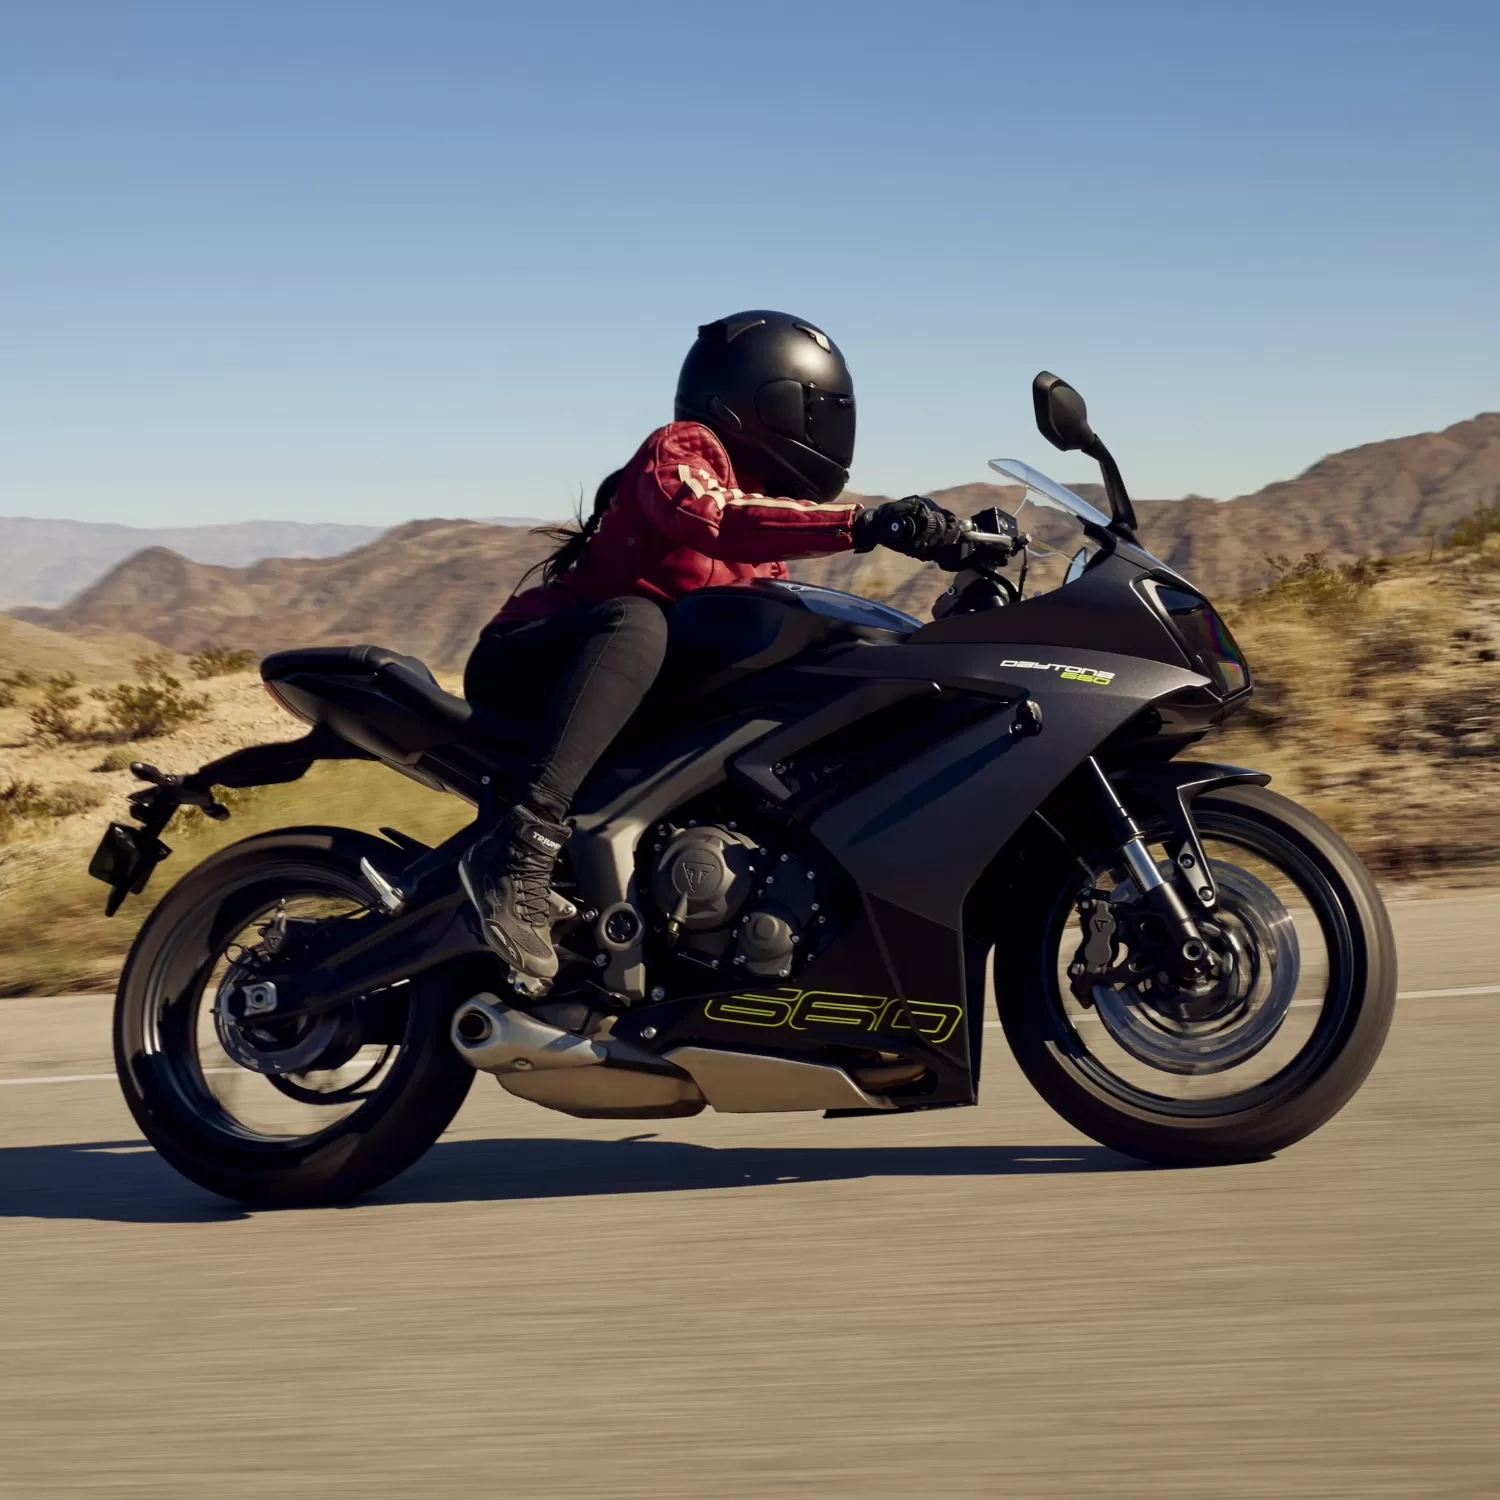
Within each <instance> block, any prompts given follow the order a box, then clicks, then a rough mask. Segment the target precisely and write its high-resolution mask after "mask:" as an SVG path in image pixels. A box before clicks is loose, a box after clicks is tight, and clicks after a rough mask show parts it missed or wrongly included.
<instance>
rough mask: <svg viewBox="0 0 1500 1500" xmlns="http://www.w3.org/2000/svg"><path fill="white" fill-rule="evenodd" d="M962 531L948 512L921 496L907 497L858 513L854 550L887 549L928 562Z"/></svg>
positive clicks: (855, 525) (956, 538) (855, 522)
mask: <svg viewBox="0 0 1500 1500" xmlns="http://www.w3.org/2000/svg"><path fill="white" fill-rule="evenodd" d="M962 529H963V528H962V523H961V522H960V521H959V519H958V517H957V516H955V515H954V514H953V513H952V511H947V510H944V509H943V508H942V506H940V505H936V504H934V503H933V502H932V501H931V500H928V499H926V498H925V497H924V496H922V495H908V496H907V497H906V498H905V499H904V500H887V501H886V502H885V503H884V504H883V505H876V506H872V507H870V508H869V509H868V510H862V511H861V512H860V513H859V514H858V515H857V516H856V517H855V518H854V527H853V532H854V550H855V551H856V552H869V551H871V550H872V549H873V548H875V547H889V548H890V549H891V550H892V551H893V552H900V553H902V554H903V555H904V556H906V557H914V558H916V559H917V560H918V561H919V562H930V561H932V559H933V558H935V557H936V556H937V555H938V554H939V553H940V552H941V551H943V549H944V548H945V547H950V546H952V545H953V543H954V542H956V541H957V540H958V538H959V536H960V535H961V534H962Z"/></svg>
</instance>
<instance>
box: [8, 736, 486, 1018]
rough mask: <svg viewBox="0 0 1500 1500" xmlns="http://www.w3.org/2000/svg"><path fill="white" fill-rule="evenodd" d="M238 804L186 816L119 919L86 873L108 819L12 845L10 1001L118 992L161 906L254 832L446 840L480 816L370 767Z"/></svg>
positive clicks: (342, 767) (343, 770) (344, 769)
mask: <svg viewBox="0 0 1500 1500" xmlns="http://www.w3.org/2000/svg"><path fill="white" fill-rule="evenodd" d="M234 803H235V812H234V815H233V816H232V817H231V818H230V819H229V821H228V822H227V823H211V822H209V821H208V820H206V819H204V818H203V817H202V816H201V815H194V816H193V817H191V818H189V817H187V816H186V815H184V814H179V815H178V817H177V819H176V821H174V823H173V824H172V827H171V828H170V829H169V830H168V832H167V835H166V842H167V843H168V844H169V845H171V846H172V848H173V850H174V853H173V855H172V857H171V858H170V859H169V860H167V861H166V862H165V863H164V864H163V865H162V866H161V867H160V869H158V870H157V872H156V877H155V879H154V880H153V882H152V884H151V886H150V887H149V888H148V890H147V892H146V894H145V895H144V896H138V897H132V898H131V899H130V900H128V901H127V902H126V904H125V906H124V908H123V909H122V910H121V912H120V914H119V915H118V916H116V917H113V918H106V917H105V915H104V898H105V888H104V887H103V886H102V885H100V884H99V882H98V881H96V880H91V879H90V878H89V876H88V874H87V870H86V867H87V864H88V858H89V854H90V852H91V850H92V843H93V841H94V840H96V839H97V838H98V834H99V831H100V830H101V829H102V827H103V823H104V817H103V816H102V815H95V816H94V817H92V818H90V819H88V820H87V823H88V832H89V835H90V838H89V841H88V842H86V843H85V842H82V841H81V840H80V839H79V838H78V837H76V836H70V837H67V838H52V839H48V840H45V841H37V842H31V843H21V844H12V845H10V846H9V847H8V848H7V849H6V850H5V851H4V852H5V854H6V855H7V857H8V858H7V862H6V863H5V864H3V865H0V995H27V994H42V995H49V994H66V993H68V992H70V991H79V990H100V989H113V988H114V984H115V981H116V979H117V978H118V975H119V970H120V964H121V961H122V960H123V958H124V956H125V951H126V949H127V948H128V947H129V946H130V943H131V940H132V939H133V938H134V937H135V934H136V932H137V930H138V929H139V927H140V924H141V923H142V922H143V921H144V920H145V918H146V916H147V915H148V914H149V912H150V910H151V908H152V905H153V904H154V901H155V900H156V899H159V898H160V897H161V896H162V895H163V894H164V893H165V892H166V891H167V890H168V889H169V888H170V887H171V885H172V884H173V882H174V881H176V880H180V879H181V878H182V877H183V876H184V875H186V874H187V873H188V872H189V871H190V870H191V869H192V868H193V866H194V865H195V864H197V863H198V862H199V861H200V860H202V859H203V858H204V857H205V856H206V855H208V854H210V853H212V852H213V851H214V850H215V849H219V848H222V847H223V846H224V845H226V844H232V843H234V842H235V841H236V840H238V839H242V838H246V837H248V836H249V835H250V834H252V833H259V832H263V831H265V830H267V829H271V828H281V827H286V826H288V825H295V824H308V823H317V824H334V825H339V826H343V827H347V828H362V829H366V830H368V831H369V832H372V833H373V832H375V831H376V830H377V829H378V828H379V827H380V825H381V824H382V823H385V824H389V825H391V826H392V827H396V828H400V829H401V830H402V831H403V832H405V833H409V834H411V835H412V836H413V837H415V838H419V839H422V840H424V841H426V842H428V843H437V842H439V841H441V840H442V839H444V838H446V837H447V836H448V835H449V834H450V833H453V832H454V831H455V830H457V829H458V828H460V827H462V826H463V824H464V823H465V822H467V821H468V819H469V817H470V816H471V810H470V808H469V807H468V806H467V804H465V803H463V802H460V801H459V800H458V799H457V798H454V797H444V796H442V795H440V794H439V793H437V792H431V791H428V790H427V789H426V788H424V787H420V786H418V785H417V784H416V783H415V782H411V781H408V780H407V779H406V778H405V777H402V776H399V775H397V774H396V773H395V772H393V771H389V770H387V769H386V768H385V767H383V766H376V765H371V764H367V763H360V762H356V763H352V764H328V765H318V766H314V767H313V769H312V770H311V771H309V772H308V774H307V776H306V777H304V778H303V780H301V781H299V782H293V783H292V784H291V785H289V786H282V787H267V788H265V789H263V790H259V791H256V792H254V793H251V794H242V795H240V796H238V797H236V798H235V799H234ZM111 810H113V809H111ZM119 811H123V807H121V808H120V809H119Z"/></svg>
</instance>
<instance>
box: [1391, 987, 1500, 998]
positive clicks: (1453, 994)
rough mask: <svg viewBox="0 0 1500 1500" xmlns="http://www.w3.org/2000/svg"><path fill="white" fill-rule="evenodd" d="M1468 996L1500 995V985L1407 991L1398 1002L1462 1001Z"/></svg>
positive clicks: (1400, 995) (1398, 996) (1400, 996)
mask: <svg viewBox="0 0 1500 1500" xmlns="http://www.w3.org/2000/svg"><path fill="white" fill-rule="evenodd" d="M1468 995H1500V984H1471V985H1470V986H1469V987H1468V988H1467V989H1463V990H1405V991H1403V992H1402V993H1401V994H1399V995H1397V996H1396V998H1397V999H1398V1000H1462V999H1463V998H1465V997H1466V996H1468Z"/></svg>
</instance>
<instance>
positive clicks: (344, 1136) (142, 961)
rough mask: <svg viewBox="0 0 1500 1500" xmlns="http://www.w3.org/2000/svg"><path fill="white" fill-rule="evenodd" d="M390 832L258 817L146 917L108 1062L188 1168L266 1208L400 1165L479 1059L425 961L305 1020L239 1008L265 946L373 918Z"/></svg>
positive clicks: (343, 1194)
mask: <svg viewBox="0 0 1500 1500" xmlns="http://www.w3.org/2000/svg"><path fill="white" fill-rule="evenodd" d="M383 855H384V856H388V855H389V846H388V845H385V844H382V843H381V841H380V840H379V839H376V838H373V837H371V836H369V835H366V834H361V833H355V832H352V831H351V830H348V829H342V828H292V829H283V830H281V831H279V832H276V833H268V834H263V835H260V836H258V837H255V838H250V839H246V840H244V841H243V842H242V843H238V844H233V845H231V846H230V847H229V848H227V849H224V850H221V851H220V852H219V853H218V854H215V855H213V856H211V857H210V858H209V859H206V860H205V861H204V862H203V863H202V864H201V865H199V866H198V867H197V868H196V869H194V870H193V871H192V872H191V873H189V874H188V875H187V876H185V877H184V878H183V879H182V880H181V881H180V882H179V883H178V884H177V885H176V886H174V887H173V888H172V890H170V891H169V892H168V893H167V894H166V896H164V897H163V898H162V900H161V902H160V904H159V905H158V906H157V908H156V910H155V911H154V912H153V913H152V914H151V917H150V919H149V920H148V921H147V922H146V924H145V926H144V927H143V928H142V929H141V933H140V936H139V937H138V938H137V939H136V942H135V946H134V947H133V948H132V949H131V952H130V957H129V959H128V961H127V962H126V965H125V971H124V973H123V974H122V975H121V978H120V988H119V992H118V994H117V997H116V1001H115V1066H116V1071H117V1073H118V1075H119V1079H120V1086H121V1088H122V1089H123V1091H124V1094H125V1102H126V1103H127V1104H128V1105H129V1106H130V1112H131V1114H133V1115H134V1116H135V1120H136V1123H137V1124H138V1125H139V1126H140V1128H141V1131H142V1133H143V1134H144V1135H145V1137H146V1139H147V1140H148V1141H150V1143H151V1144H152V1145H153V1146H155V1147H156V1149H157V1151H159V1152H160V1153H161V1155H162V1156H163V1157H165V1158H166V1160H167V1161H168V1162H170V1163H171V1164H172V1166H174V1167H176V1168H177V1170H178V1171H179V1172H181V1173H182V1174H183V1175H184V1176H186V1177H189V1178H191V1179H192V1180H193V1181H194V1182H196V1183H198V1184H200V1185H201V1186H203V1187H205V1188H208V1189H209V1190H210V1191H211V1192H215V1193H219V1194H222V1195H223V1196H224V1197H226V1198H232V1199H236V1200H237V1201H239V1202H241V1203H245V1204H248V1205H251V1206H253V1207H261V1208H287V1207H306V1206H310V1205H314V1204H323V1203H334V1202H339V1201H342V1200H344V1199H347V1198H351V1197H353V1196H355V1195H356V1194H358V1193H362V1192H366V1191H368V1190H369V1189H370V1188H372V1187H375V1186H377V1185H378V1184H379V1183H382V1182H384V1181H386V1180H387V1179H388V1178H391V1177H394V1176H395V1175H396V1173H398V1172H400V1171H403V1170H404V1169H405V1168H406V1167H408V1166H410V1165H411V1163H412V1162H414V1161H415V1160H416V1159H417V1158H418V1157H419V1156H420V1155H421V1154H422V1153H423V1152H424V1151H426V1150H427V1148H428V1147H429V1146H430V1145H432V1143H433V1142H434V1141H435V1140H436V1139H437V1138H438V1136H439V1135H441V1134H442V1132H443V1131H444V1130H445V1129H446V1128H447V1125H448V1123H449V1121H450V1120H452V1118H453V1116H454V1115H455V1114H456V1113H457V1112H458V1108H459V1106H460V1105H461V1104H462V1103H463V1101H464V1096H465V1095H466V1094H467V1093H468V1090H469V1085H470V1084H471V1083H472V1082H473V1079H474V1070H473V1068H471V1067H470V1066H469V1064H468V1063H467V1062H465V1061H464V1060H463V1058H462V1057H460V1056H459V1055H458V1053H457V1051H456V1050H455V1049H454V1047H453V1045H452V1043H451V1042H450V1041H449V1039H448V1022H449V1019H450V1018H451V1016H452V1012H453V1008H454V1000H453V997H451V996H449V995H447V994H446V993H445V992H444V990H443V987H442V984H441V982H440V981H438V980H434V979H430V978H427V977H425V976H419V977H418V978H416V979H414V980H412V981H410V982H409V983H406V984H403V985H399V986H396V987H394V988H391V989H388V990H384V991H381V992H379V993H377V994H374V995H369V996H364V997H361V998H360V999H358V1000H356V1001H354V1002H352V1003H351V1004H350V1005H349V1006H347V1007H345V1008H343V1009H341V1010H339V1011H336V1012H331V1013H327V1014H325V1015H322V1016H315V1017H311V1018H306V1019H303V1020H301V1021H298V1020H290V1021H285V1022H275V1021H264V1022H259V1023H256V1024H248V1023H246V1024H234V1023H233V1021H232V1020H231V1018H230V1016H229V1014H228V1013H227V1012H226V1009H225V1007H224V1005H223V1004H222V1003H221V997H222V996H223V995H224V994H225V993H226V992H227V990H228V989H229V988H230V987H232V986H234V985H236V984H242V983H244V982H245V981H246V979H247V977H249V978H252V979H253V970H254V966H255V964H256V963H257V962H258V961H259V958H260V957H261V956H262V955H265V954H267V953H268V952H272V953H276V954H278V956H279V958H280V957H282V956H284V955H285V954H286V953H287V952H288V951H291V950H289V949H288V948H287V946H286V945H288V944H293V945H295V944H296V943H298V942H299V941H305V940H306V939H307V938H308V936H309V935H310V934H312V933H314V932H315V931H317V930H318V929H319V928H321V927H323V926H324V925H325V924H327V923H330V922H366V921H377V920H379V918H378V917H377V916H376V915H375V914H374V913H372V912H371V911H370V910H369V896H368V893H367V891H366V890H365V887H364V885H363V882H362V881H361V879H360V875H359V861H360V858H361V857H362V856H369V857H370V858H371V860H372V861H373V862H375V863H376V864H379V863H380V862H381V861H382V856H383Z"/></svg>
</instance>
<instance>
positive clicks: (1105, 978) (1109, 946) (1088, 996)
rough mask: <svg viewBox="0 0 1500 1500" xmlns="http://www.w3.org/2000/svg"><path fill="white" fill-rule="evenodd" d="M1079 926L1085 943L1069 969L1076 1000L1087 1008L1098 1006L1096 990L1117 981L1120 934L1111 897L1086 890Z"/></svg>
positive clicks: (1081, 900) (1102, 892) (1080, 945)
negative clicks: (1096, 987) (1096, 1003)
mask: <svg viewBox="0 0 1500 1500" xmlns="http://www.w3.org/2000/svg"><path fill="white" fill-rule="evenodd" d="M1078 922H1079V926H1080V927H1081V929H1082V931H1083V941H1082V942H1081V943H1080V944H1079V945H1078V951H1077V953H1075V954H1074V955H1073V962H1072V963H1071V964H1070V965H1069V966H1068V978H1069V979H1070V980H1071V981H1072V990H1073V994H1074V996H1075V997H1076V998H1077V1000H1078V1001H1079V1002H1080V1003H1081V1004H1083V1005H1092V1004H1093V1003H1094V986H1095V985H1096V984H1108V983H1110V981H1111V980H1112V979H1113V978H1114V977H1115V959H1116V957H1117V956H1118V954H1119V951H1120V940H1119V931H1118V927H1117V924H1116V922H1115V914H1114V911H1113V909H1112V908H1111V906H1110V901H1109V893H1108V892H1107V891H1101V890H1086V891H1084V892H1083V894H1082V895H1080V896H1079V898H1078Z"/></svg>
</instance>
